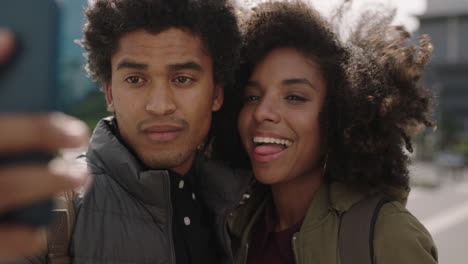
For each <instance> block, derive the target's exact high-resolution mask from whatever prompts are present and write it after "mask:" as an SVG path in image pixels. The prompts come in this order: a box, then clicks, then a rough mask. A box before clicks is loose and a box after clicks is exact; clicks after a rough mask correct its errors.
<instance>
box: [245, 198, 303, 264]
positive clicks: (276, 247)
mask: <svg viewBox="0 0 468 264" xmlns="http://www.w3.org/2000/svg"><path fill="white" fill-rule="evenodd" d="M301 225H302V220H301V221H299V223H297V224H295V225H294V226H292V227H290V228H288V229H286V230H282V231H279V232H275V224H274V215H273V208H272V206H267V207H266V209H265V216H264V219H263V221H261V222H259V223H257V224H256V227H255V229H254V230H255V231H254V233H253V237H252V242H251V245H250V247H249V253H248V254H249V255H248V257H247V263H248V264H267V263H268V264H294V253H293V246H292V238H293V235H294V234H295V233H297V232H299V229H300V228H301Z"/></svg>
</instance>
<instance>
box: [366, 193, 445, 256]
mask: <svg viewBox="0 0 468 264" xmlns="http://www.w3.org/2000/svg"><path fill="white" fill-rule="evenodd" d="M374 232H375V233H374V234H375V236H374V258H375V259H376V263H379V264H382V263H403V264H404V263H408V264H409V263H412V264H417V263H437V249H436V246H435V244H434V241H433V239H432V237H431V234H430V233H429V231H427V229H426V228H425V227H424V225H423V224H422V223H421V222H420V221H419V220H418V219H417V218H416V217H415V216H413V215H412V214H411V213H410V212H409V211H408V210H407V209H406V208H405V206H404V205H403V204H402V203H400V202H397V201H393V202H388V203H386V204H385V205H383V206H382V208H381V210H380V212H379V215H378V217H377V221H376V223H375V229H374Z"/></svg>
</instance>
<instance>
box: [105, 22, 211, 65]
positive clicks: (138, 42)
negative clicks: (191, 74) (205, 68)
mask: <svg viewBox="0 0 468 264" xmlns="http://www.w3.org/2000/svg"><path fill="white" fill-rule="evenodd" d="M207 59H208V60H211V58H210V57H209V56H208V54H207V53H206V52H205V51H204V48H203V45H202V41H201V40H200V38H199V37H197V36H196V35H194V34H190V33H187V32H186V31H182V30H179V29H169V30H166V31H163V32H161V33H157V34H153V33H148V32H147V31H143V30H142V31H135V32H130V33H127V34H125V35H123V36H122V37H121V39H120V41H119V46H118V48H117V50H116V52H115V53H114V56H112V64H113V65H114V66H116V65H117V64H119V63H121V62H122V61H129V60H130V61H134V62H138V63H143V64H147V65H158V66H167V65H171V64H181V63H187V62H194V63H197V64H200V65H203V64H204V63H206V60H207Z"/></svg>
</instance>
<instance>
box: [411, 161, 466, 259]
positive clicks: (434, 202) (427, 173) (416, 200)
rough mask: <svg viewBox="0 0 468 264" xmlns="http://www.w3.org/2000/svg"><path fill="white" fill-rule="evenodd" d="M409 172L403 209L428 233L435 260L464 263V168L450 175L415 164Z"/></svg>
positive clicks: (427, 164)
mask: <svg viewBox="0 0 468 264" xmlns="http://www.w3.org/2000/svg"><path fill="white" fill-rule="evenodd" d="M410 175H411V177H412V178H413V179H414V185H413V187H412V191H411V193H410V196H409V200H408V204H407V208H408V209H409V210H410V211H411V212H412V213H413V215H415V216H416V217H417V218H418V219H419V220H420V221H421V222H422V223H423V224H424V226H425V227H426V228H427V229H428V230H429V232H430V233H431V234H432V237H433V238H434V241H435V243H436V245H437V248H438V252H439V263H442V264H461V263H468V260H467V257H468V169H464V170H463V171H461V172H457V173H456V174H454V173H453V172H451V171H448V170H440V169H437V168H436V167H435V166H434V165H433V164H430V163H416V164H414V165H413V166H411V169H410ZM419 184H423V185H424V187H423V186H420V185H419ZM429 186H432V187H429Z"/></svg>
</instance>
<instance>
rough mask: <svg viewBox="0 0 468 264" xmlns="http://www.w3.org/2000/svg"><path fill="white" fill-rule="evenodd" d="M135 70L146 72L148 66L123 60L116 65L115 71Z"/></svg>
mask: <svg viewBox="0 0 468 264" xmlns="http://www.w3.org/2000/svg"><path fill="white" fill-rule="evenodd" d="M125 68H129V69H136V70H146V69H148V64H144V63H139V62H135V61H129V60H123V61H121V62H120V63H119V64H118V65H117V70H120V69H125Z"/></svg>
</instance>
